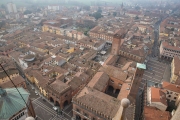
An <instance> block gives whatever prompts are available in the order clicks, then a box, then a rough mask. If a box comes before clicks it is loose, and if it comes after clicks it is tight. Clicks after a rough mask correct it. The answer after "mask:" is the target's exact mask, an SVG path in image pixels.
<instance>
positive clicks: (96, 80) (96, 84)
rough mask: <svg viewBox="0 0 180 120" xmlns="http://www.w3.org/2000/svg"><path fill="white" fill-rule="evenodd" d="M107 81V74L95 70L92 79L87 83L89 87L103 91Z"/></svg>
mask: <svg viewBox="0 0 180 120" xmlns="http://www.w3.org/2000/svg"><path fill="white" fill-rule="evenodd" d="M108 81H109V76H108V75H107V74H106V73H104V72H97V73H96V74H95V75H94V77H93V78H92V80H91V81H90V82H89V83H88V86H89V87H92V88H94V89H96V90H99V91H103V90H104V88H105V86H106V85H107V83H108Z"/></svg>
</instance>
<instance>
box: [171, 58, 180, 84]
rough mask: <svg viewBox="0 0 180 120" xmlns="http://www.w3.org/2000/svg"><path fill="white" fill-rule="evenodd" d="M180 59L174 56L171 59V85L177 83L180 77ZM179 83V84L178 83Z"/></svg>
mask: <svg viewBox="0 0 180 120" xmlns="http://www.w3.org/2000/svg"><path fill="white" fill-rule="evenodd" d="M179 63H180V58H179V57H177V56H175V57H174V58H173V61H172V63H171V82H172V83H176V82H178V81H177V80H178V78H179V76H180V74H179V72H180V64H179ZM178 83H179V82H178Z"/></svg>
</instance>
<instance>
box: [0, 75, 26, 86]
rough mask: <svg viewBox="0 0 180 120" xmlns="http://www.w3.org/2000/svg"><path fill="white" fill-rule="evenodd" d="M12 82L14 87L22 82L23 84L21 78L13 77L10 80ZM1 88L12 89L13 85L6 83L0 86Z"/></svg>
mask: <svg viewBox="0 0 180 120" xmlns="http://www.w3.org/2000/svg"><path fill="white" fill-rule="evenodd" d="M12 81H13V82H14V84H15V85H18V84H20V83H22V82H25V80H24V78H22V77H21V76H17V77H14V78H12ZM0 86H1V87H2V88H12V87H14V85H13V84H12V82H11V81H7V82H5V83H3V84H1V85H0Z"/></svg>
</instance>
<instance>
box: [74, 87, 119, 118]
mask: <svg viewBox="0 0 180 120" xmlns="http://www.w3.org/2000/svg"><path fill="white" fill-rule="evenodd" d="M74 101H78V103H79V102H80V103H82V105H86V106H87V107H88V108H89V109H90V110H91V109H92V110H96V111H98V112H100V113H102V114H104V115H105V116H110V117H111V118H113V117H114V116H115V115H116V114H117V111H118V109H119V107H120V100H118V99H116V98H114V97H111V96H109V95H106V94H104V93H102V92H100V91H98V90H95V89H93V88H90V87H85V88H84V89H83V90H82V91H81V92H80V93H79V94H78V95H77V96H76V98H75V99H74ZM88 108H87V109H88Z"/></svg>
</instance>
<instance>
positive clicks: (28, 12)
mask: <svg viewBox="0 0 180 120" xmlns="http://www.w3.org/2000/svg"><path fill="white" fill-rule="evenodd" d="M31 13H32V12H31V11H30V10H26V11H24V15H27V14H31Z"/></svg>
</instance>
